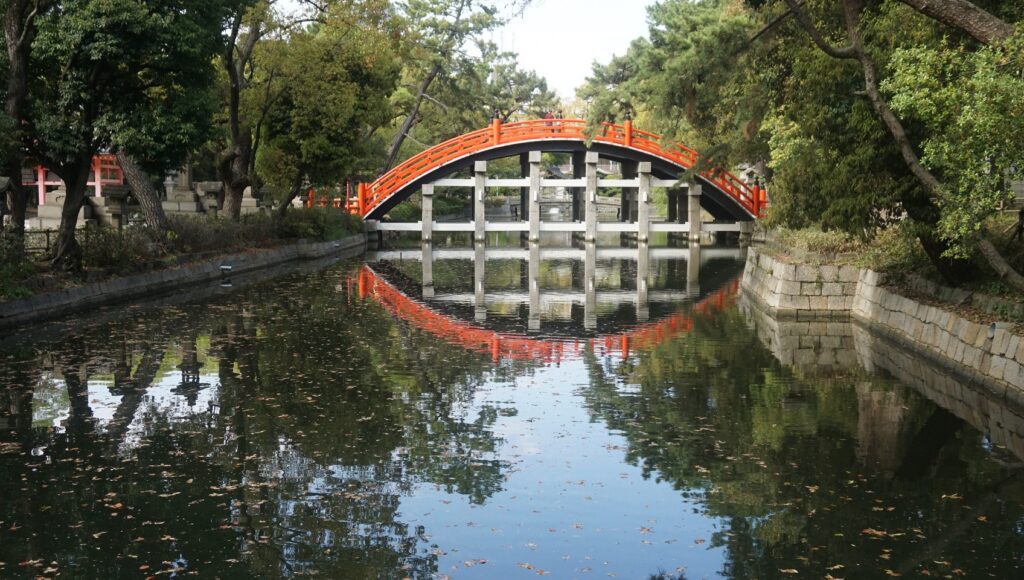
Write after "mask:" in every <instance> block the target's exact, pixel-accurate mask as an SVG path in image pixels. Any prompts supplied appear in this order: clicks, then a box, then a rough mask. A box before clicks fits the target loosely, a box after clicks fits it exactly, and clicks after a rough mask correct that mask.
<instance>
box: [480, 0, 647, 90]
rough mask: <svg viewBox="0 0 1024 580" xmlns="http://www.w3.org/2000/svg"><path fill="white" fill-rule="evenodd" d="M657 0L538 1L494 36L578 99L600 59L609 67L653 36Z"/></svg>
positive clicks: (556, 87) (528, 65)
mask: <svg viewBox="0 0 1024 580" xmlns="http://www.w3.org/2000/svg"><path fill="white" fill-rule="evenodd" d="M654 3H655V1H654V0H533V2H532V3H531V4H530V5H529V7H528V8H527V9H526V11H525V12H524V13H523V15H522V16H520V17H516V18H514V19H513V20H512V21H511V22H510V23H509V24H508V25H506V26H505V27H504V28H503V29H501V30H499V31H497V32H495V33H494V38H493V40H494V41H495V42H496V43H498V46H500V47H501V48H503V49H505V50H510V51H513V52H517V53H519V64H520V66H521V67H522V68H524V69H528V70H531V69H532V70H535V71H537V73H538V74H540V75H542V76H544V77H546V78H547V80H548V86H549V87H550V88H552V89H554V90H555V91H557V92H558V94H559V95H560V96H561V97H562V99H563V100H572V99H573V98H574V97H575V96H576V87H578V86H579V85H581V84H583V81H584V80H585V79H586V78H587V76H588V75H589V74H590V71H591V69H592V66H591V65H592V64H593V62H594V61H595V60H596V61H598V62H601V63H606V62H608V61H609V60H611V57H612V56H613V55H621V54H623V53H625V52H626V49H627V48H628V47H629V43H630V42H632V41H633V39H634V38H637V37H639V36H646V35H647V9H646V8H647V6H650V5H652V4H654Z"/></svg>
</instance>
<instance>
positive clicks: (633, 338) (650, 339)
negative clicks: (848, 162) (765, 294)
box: [350, 244, 742, 362]
mask: <svg viewBox="0 0 1024 580" xmlns="http://www.w3.org/2000/svg"><path fill="white" fill-rule="evenodd" d="M741 256H742V251H741V250H739V249H726V248H701V247H700V246H698V245H696V244H694V245H692V246H691V247H690V248H683V249H677V248H657V249H651V248H649V247H648V246H647V245H646V244H640V245H639V247H638V248H633V249H624V248H600V249H599V248H597V247H596V245H595V244H586V245H585V247H584V248H582V249H573V248H541V247H540V246H539V245H538V244H530V247H529V249H485V248H484V246H483V245H482V244H477V245H476V246H475V248H474V249H471V250H433V249H432V247H431V245H430V244H424V245H423V246H422V249H420V250H409V251H387V252H375V253H371V254H370V255H369V256H368V258H369V260H368V261H369V262H371V263H374V265H373V266H370V265H367V266H364V267H363V268H362V269H361V270H360V271H359V272H358V274H356V275H355V276H354V277H353V278H352V279H350V288H351V289H352V290H353V291H356V290H357V291H358V295H359V296H360V298H363V299H367V298H373V299H375V300H377V301H378V302H380V303H381V305H383V306H384V307H385V308H386V309H387V310H388V311H389V312H391V313H392V314H393V315H395V316H397V317H399V318H401V319H403V320H405V321H407V322H409V323H411V324H413V325H414V326H416V327H418V328H420V329H422V330H424V331H426V332H429V333H430V334H433V335H434V336H437V337H439V338H441V339H443V340H445V341H446V342H449V343H451V344H457V345H459V346H461V347H463V348H467V349H469V350H473V351H476V352H482V353H483V352H487V353H490V354H491V356H492V357H493V358H494V360H495V361H500V360H502V359H512V360H535V361H541V362H560V361H561V360H563V359H564V358H565V357H566V356H572V355H575V354H578V353H579V352H580V349H582V348H584V347H585V346H586V345H587V344H589V345H590V346H591V347H593V348H595V349H598V350H601V351H603V352H605V353H610V352H616V351H618V352H620V353H621V354H622V356H623V358H625V357H628V356H629V353H630V351H631V349H634V350H635V349H646V348H653V347H655V346H657V345H658V344H660V343H661V342H663V341H665V340H667V339H669V338H672V337H673V336H677V335H679V334H682V333H686V332H689V331H691V330H692V328H693V320H694V317H695V316H701V315H706V314H709V313H712V312H717V311H720V310H723V309H725V308H727V307H729V306H731V305H732V304H733V302H734V300H735V296H736V292H737V288H738V280H739V277H738V276H737V275H736V274H737V272H738V270H739V264H741V263H742V262H741V261H740V259H741ZM438 259H443V260H466V261H468V260H472V262H473V270H474V275H473V291H472V292H459V291H455V292H437V291H436V289H435V287H434V273H433V271H434V263H435V260H438ZM599 259H600V260H602V261H607V260H618V261H621V262H628V263H630V264H631V266H630V267H631V268H632V266H633V265H635V266H636V269H635V278H634V277H633V276H629V278H630V279H629V280H628V281H625V280H620V282H627V283H628V284H630V285H632V284H634V283H635V289H625V290H624V289H603V288H599V284H598V282H597V271H598V260H599ZM652 259H655V260H676V261H678V262H685V263H686V279H685V283H684V284H680V285H685V288H683V289H674V288H664V289H655V290H652V289H651V287H650V286H651V285H650V281H651V260H652ZM488 260H523V261H525V264H522V266H525V268H523V273H524V276H523V280H522V284H521V288H520V289H518V290H508V289H506V290H498V291H490V292H488V291H487V288H486V283H485V272H486V265H487V262H488ZM551 260H574V261H579V262H581V263H582V272H581V274H582V276H581V278H580V279H579V280H578V281H574V284H573V286H574V288H572V289H545V288H542V284H541V280H540V278H541V263H542V262H543V261H551ZM716 260H717V261H724V263H726V264H727V265H729V266H731V267H726V268H721V267H719V268H714V267H712V268H709V270H710V273H711V276H710V278H709V280H710V281H711V282H712V284H711V285H709V287H711V288H713V291H711V292H709V293H707V294H704V295H702V294H701V291H700V270H701V265H702V264H704V265H707V264H709V263H711V262H713V261H716ZM408 261H414V262H419V264H420V267H421V272H422V277H421V280H420V281H419V284H418V285H419V288H416V286H417V283H416V282H415V281H411V280H410V279H409V277H408V276H406V275H405V274H403V273H402V272H401V270H400V268H398V267H397V266H395V262H408ZM633 273H634V272H632V271H631V272H629V274H633ZM353 286H354V287H353ZM576 286H578V287H576ZM417 294H419V297H418V298H417V296H416V295H417ZM684 304H685V305H688V307H687V308H684V309H682V310H680V308H679V307H680V306H683V305H684ZM622 305H634V306H635V309H634V313H635V318H633V317H631V318H632V320H630V321H629V322H628V323H624V324H623V323H621V321H617V320H611V319H614V318H621V316H615V314H617V313H613V314H612V315H610V316H608V317H607V318H608V319H609V320H605V321H603V322H602V324H601V325H600V326H599V325H598V312H599V310H602V311H605V312H607V311H608V309H609V308H612V309H615V308H618V307H620V306H622ZM652 305H658V306H660V308H658V309H657V312H656V315H655V316H654V318H656V319H657V320H654V321H652V320H651V319H652V316H651V306H652ZM553 306H558V307H569V308H570V309H571V308H572V306H582V311H583V316H582V321H579V320H576V321H569V322H566V321H560V322H559V321H547V322H545V328H544V329H543V333H542V328H541V325H542V313H543V312H548V311H550V310H551V309H552V307H553ZM599 306H600V307H603V308H599ZM466 307H471V308H472V313H473V314H472V321H471V320H468V319H467V317H466V316H460V314H464V313H465V311H466V310H467V308H466ZM489 309H490V310H497V311H504V312H507V311H520V310H525V312H526V314H527V316H526V318H527V321H528V322H527V325H526V328H525V329H524V328H521V327H517V325H516V323H515V321H512V320H510V319H508V318H506V317H501V316H498V317H494V316H492V317H490V320H489V319H488V310H489ZM570 318H571V317H570ZM485 324H486V327H485Z"/></svg>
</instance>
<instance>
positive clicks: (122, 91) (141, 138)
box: [26, 0, 236, 270]
mask: <svg viewBox="0 0 1024 580" xmlns="http://www.w3.org/2000/svg"><path fill="white" fill-rule="evenodd" d="M234 4H236V2H232V1H231V0H225V2H210V1H207V0H203V1H199V0H161V1H158V2H143V1H141V0H104V1H99V0H67V1H64V2H61V3H60V4H59V5H58V6H56V7H55V8H53V9H52V10H51V11H50V12H48V13H47V14H46V15H44V16H41V17H39V20H38V34H37V36H36V38H35V42H34V43H33V47H32V55H33V69H34V70H35V71H36V77H35V78H36V82H34V83H33V85H32V87H31V94H30V99H29V106H30V115H29V118H30V122H29V127H28V128H27V129H26V130H27V131H30V133H31V135H32V137H33V140H32V148H31V149H32V151H31V152H32V154H33V155H34V156H35V157H37V158H38V159H40V160H41V161H42V162H43V163H44V164H45V165H47V166H48V167H50V168H51V169H52V170H53V171H54V172H56V173H57V175H58V176H60V178H61V179H62V180H63V181H64V184H65V187H66V188H67V197H66V199H65V202H64V208H63V213H62V216H61V225H60V230H59V234H58V239H57V244H56V248H55V250H54V254H53V256H52V260H53V263H54V264H55V265H58V266H60V267H62V268H65V269H69V270H77V269H79V268H80V267H81V248H80V246H79V245H78V242H77V240H76V239H75V225H76V222H77V218H78V214H79V211H80V210H81V208H82V205H83V203H84V202H85V190H86V183H87V182H88V180H89V176H90V171H91V167H92V158H93V156H94V155H95V154H96V153H97V152H99V151H100V150H102V149H109V148H113V147H115V146H116V147H120V148H123V149H124V150H125V151H126V152H127V153H129V154H131V155H132V156H133V158H135V159H136V160H138V161H139V162H140V163H143V164H151V165H152V166H154V167H156V166H162V167H166V166H167V165H168V164H170V165H171V166H173V165H176V164H180V163H181V161H182V160H183V159H184V157H185V155H186V154H187V152H188V151H189V150H190V149H191V148H192V147H194V146H195V145H196V144H198V143H200V142H201V141H202V140H203V139H204V138H205V137H206V133H205V131H206V128H207V127H208V124H209V123H208V119H209V118H210V113H211V108H210V105H209V104H208V103H209V101H210V100H211V99H210V98H209V93H208V91H209V90H210V89H211V87H212V83H213V79H214V76H213V69H212V66H211V63H212V58H213V55H214V54H216V53H217V51H218V50H219V48H220V46H221V30H222V29H223V25H224V22H225V15H226V12H225V11H226V10H227V9H228V8H231V7H232V5H234Z"/></svg>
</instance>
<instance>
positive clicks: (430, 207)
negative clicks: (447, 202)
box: [420, 183, 434, 244]
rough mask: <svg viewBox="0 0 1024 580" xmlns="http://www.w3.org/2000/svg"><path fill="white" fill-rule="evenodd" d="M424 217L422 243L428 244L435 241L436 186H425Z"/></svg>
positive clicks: (422, 220)
mask: <svg viewBox="0 0 1024 580" xmlns="http://www.w3.org/2000/svg"><path fill="white" fill-rule="evenodd" d="M422 205H423V216H422V217H421V218H420V223H421V225H422V227H423V233H422V235H421V237H422V241H423V242H424V243H426V244H429V243H430V242H432V241H434V184H433V183H428V184H426V185H424V186H423V202H422Z"/></svg>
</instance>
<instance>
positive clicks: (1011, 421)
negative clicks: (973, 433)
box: [852, 324, 1024, 460]
mask: <svg viewBox="0 0 1024 580" xmlns="http://www.w3.org/2000/svg"><path fill="white" fill-rule="evenodd" d="M852 326H853V338H854V344H855V346H856V349H857V359H858V360H859V361H860V364H861V365H862V366H863V367H864V368H865V369H866V370H868V371H869V372H878V371H880V370H881V371H885V372H888V373H889V374H890V375H892V376H893V377H894V378H895V379H897V380H899V381H900V382H902V383H903V384H905V385H907V386H908V387H911V388H912V389H914V390H915V391H917V392H919V393H921V394H922V395H924V396H925V397H926V398H928V399H929V400H931V401H932V402H934V403H935V404H936V405H938V406H940V407H942V408H944V409H946V410H947V411H949V412H951V413H953V414H954V415H956V416H957V417H960V418H961V419H963V420H964V421H966V422H967V423H969V424H971V425H972V426H973V427H974V428H975V429H977V430H979V431H981V432H982V433H986V434H987V435H988V436H989V438H990V439H991V440H992V442H993V443H995V444H997V445H1002V446H1004V447H1006V448H1007V449H1009V450H1010V451H1011V452H1012V453H1013V454H1014V455H1015V456H1016V457H1018V458H1020V459H1022V460H1024V408H1022V407H1020V406H1018V405H1016V404H1013V403H1009V402H1008V401H1006V400H1005V399H1003V398H1002V396H1001V395H1000V394H999V393H993V392H992V390H991V389H989V388H986V387H985V386H984V385H983V384H980V383H977V382H973V381H971V380H970V379H968V378H965V377H963V376H961V375H958V374H957V373H951V372H949V369H947V368H945V367H944V366H942V365H939V364H936V363H935V362H933V361H931V360H928V359H927V358H924V357H922V356H920V355H919V354H917V353H915V352H913V351H911V350H909V349H906V348H904V347H901V346H899V345H897V344H894V343H893V342H892V341H891V340H888V339H885V338H881V337H878V336H875V335H873V334H872V333H871V332H870V331H869V330H867V329H866V328H864V327H862V326H861V325H860V324H854V325H852Z"/></svg>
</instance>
